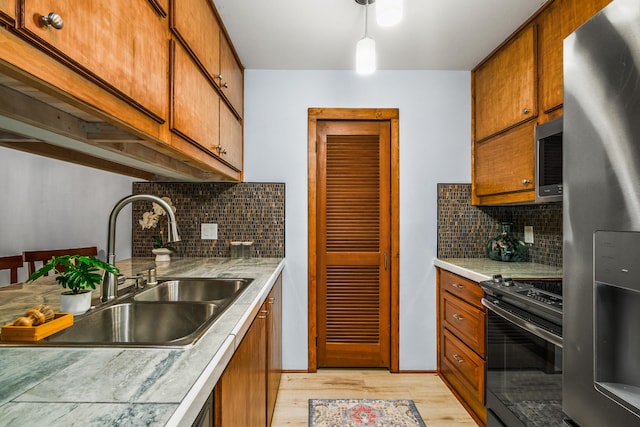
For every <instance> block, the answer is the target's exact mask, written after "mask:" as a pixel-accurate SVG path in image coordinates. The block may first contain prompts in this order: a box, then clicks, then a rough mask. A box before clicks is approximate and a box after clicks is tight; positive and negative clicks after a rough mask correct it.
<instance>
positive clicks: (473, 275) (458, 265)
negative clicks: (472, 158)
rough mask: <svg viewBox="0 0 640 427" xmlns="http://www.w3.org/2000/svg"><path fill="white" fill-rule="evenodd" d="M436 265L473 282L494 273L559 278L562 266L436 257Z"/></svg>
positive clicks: (491, 275)
mask: <svg viewBox="0 0 640 427" xmlns="http://www.w3.org/2000/svg"><path fill="white" fill-rule="evenodd" d="M433 264H434V265H435V266H436V267H440V268H443V269H445V270H447V271H450V272H452V273H455V274H457V275H459V276H462V277H466V278H467V279H469V280H473V281H474V282H481V281H483V280H489V279H491V277H493V275H494V274H502V276H503V277H511V278H513V279H561V278H562V267H553V266H551V265H545V264H536V263H533V262H501V261H494V260H492V259H489V258H436V259H434V261H433Z"/></svg>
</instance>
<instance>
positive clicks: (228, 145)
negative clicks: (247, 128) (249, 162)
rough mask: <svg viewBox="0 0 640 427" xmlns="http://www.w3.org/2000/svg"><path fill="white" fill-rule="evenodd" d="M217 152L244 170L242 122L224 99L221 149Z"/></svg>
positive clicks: (230, 163)
mask: <svg viewBox="0 0 640 427" xmlns="http://www.w3.org/2000/svg"><path fill="white" fill-rule="evenodd" d="M216 154H217V155H218V156H219V157H220V159H222V160H224V161H225V162H227V163H229V165H231V166H232V167H233V168H235V169H237V170H238V171H241V170H242V161H243V141H242V123H241V122H240V121H239V120H238V119H237V118H236V116H235V115H234V114H233V113H232V112H231V109H229V107H228V106H227V104H226V103H224V102H222V101H221V102H220V150H216Z"/></svg>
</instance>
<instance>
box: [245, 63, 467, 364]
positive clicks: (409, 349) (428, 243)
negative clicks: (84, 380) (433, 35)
mask: <svg viewBox="0 0 640 427" xmlns="http://www.w3.org/2000/svg"><path fill="white" fill-rule="evenodd" d="M470 94H471V89H470V73H469V72H468V71H385V72H376V73H375V74H374V75H372V76H368V77H361V76H357V75H356V74H355V73H353V72H351V71H273V70H266V71H265V70H247V71H245V116H244V117H245V122H244V123H245V130H244V132H245V133H244V138H245V179H246V180H247V181H251V182H260V181H263V182H284V183H286V229H285V233H286V267H285V270H284V276H283V287H284V288H283V292H284V295H283V304H284V307H283V323H284V326H283V335H284V336H283V347H284V348H283V350H284V351H283V359H284V360H283V364H284V369H291V370H296V369H307V302H308V298H307V109H308V108H310V107H327V108H342V107H356V108H372V107H377V108H399V109H400V369H401V370H414V369H415V370H419V369H436V315H435V308H436V300H435V296H436V292H435V271H434V268H433V264H432V261H433V258H434V257H435V256H436V233H437V230H436V228H437V222H436V221H437V206H436V204H437V198H436V197H437V194H436V184H437V183H439V182H448V183H453V182H470V165H471V160H470V153H471V142H470V141H471V131H470V129H471V98H470V97H471V95H470Z"/></svg>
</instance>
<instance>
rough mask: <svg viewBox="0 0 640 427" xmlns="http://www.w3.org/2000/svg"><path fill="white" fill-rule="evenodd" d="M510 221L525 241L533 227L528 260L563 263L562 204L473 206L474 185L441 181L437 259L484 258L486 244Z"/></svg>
mask: <svg viewBox="0 0 640 427" xmlns="http://www.w3.org/2000/svg"><path fill="white" fill-rule="evenodd" d="M501 222H511V223H512V224H513V225H512V227H511V230H512V232H513V235H514V237H516V238H517V239H519V240H524V226H525V225H531V226H533V234H534V243H533V245H530V247H529V261H532V262H537V263H540V264H547V265H553V266H557V267H561V266H562V204H561V203H549V204H539V205H521V206H486V207H485V206H482V207H480V206H472V205H471V184H438V258H483V257H486V249H485V247H486V244H487V242H488V241H489V240H490V239H492V238H493V237H495V236H497V235H498V234H499V233H500V223H501Z"/></svg>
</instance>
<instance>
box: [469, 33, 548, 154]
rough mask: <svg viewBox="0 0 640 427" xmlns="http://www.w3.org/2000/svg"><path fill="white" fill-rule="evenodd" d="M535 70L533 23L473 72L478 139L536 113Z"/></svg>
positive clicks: (476, 133)
mask: <svg viewBox="0 0 640 427" xmlns="http://www.w3.org/2000/svg"><path fill="white" fill-rule="evenodd" d="M536 72H537V70H536V27H535V26H534V25H530V26H529V27H527V28H526V29H524V30H523V31H522V32H521V33H519V34H518V35H517V36H516V37H515V38H514V39H513V40H511V41H510V42H509V43H508V44H507V45H505V46H504V47H503V48H502V49H500V50H499V51H498V52H497V53H496V54H494V55H493V56H492V57H491V58H489V59H488V60H487V61H486V62H485V63H484V64H482V65H481V66H480V67H479V68H478V69H476V70H475V71H474V73H473V79H474V119H475V120H474V126H475V141H481V140H483V139H485V138H488V137H490V136H492V135H495V134H497V133H499V132H501V131H503V130H505V129H509V128H511V127H513V126H516V125H517V124H519V123H522V122H525V121H527V120H531V119H533V118H535V117H536V115H537V83H536V81H537V79H536Z"/></svg>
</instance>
